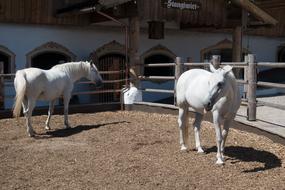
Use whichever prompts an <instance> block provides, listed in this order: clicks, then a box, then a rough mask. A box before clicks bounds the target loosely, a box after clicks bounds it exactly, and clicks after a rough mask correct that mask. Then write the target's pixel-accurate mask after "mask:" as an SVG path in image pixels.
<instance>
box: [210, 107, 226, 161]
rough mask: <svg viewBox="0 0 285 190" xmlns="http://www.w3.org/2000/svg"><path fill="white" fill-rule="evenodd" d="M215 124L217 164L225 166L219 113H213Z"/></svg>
mask: <svg viewBox="0 0 285 190" xmlns="http://www.w3.org/2000/svg"><path fill="white" fill-rule="evenodd" d="M213 123H214V126H215V131H216V142H217V162H216V164H219V165H222V164H224V160H223V157H222V152H221V150H222V148H221V144H222V133H221V118H220V115H219V112H218V111H214V112H213Z"/></svg>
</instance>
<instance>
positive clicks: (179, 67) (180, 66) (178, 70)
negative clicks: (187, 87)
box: [174, 57, 184, 105]
mask: <svg viewBox="0 0 285 190" xmlns="http://www.w3.org/2000/svg"><path fill="white" fill-rule="evenodd" d="M183 72H184V64H183V63H181V58H180V57H176V60H175V84H174V105H176V85H177V81H178V78H179V77H180V75H181V74H182V73H183Z"/></svg>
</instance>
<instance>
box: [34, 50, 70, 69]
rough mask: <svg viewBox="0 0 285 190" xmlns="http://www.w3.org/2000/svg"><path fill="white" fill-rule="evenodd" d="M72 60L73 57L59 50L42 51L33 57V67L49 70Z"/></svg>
mask: <svg viewBox="0 0 285 190" xmlns="http://www.w3.org/2000/svg"><path fill="white" fill-rule="evenodd" d="M70 61H71V57H69V56H67V55H64V54H62V53H59V52H55V51H54V52H42V53H39V54H37V55H35V56H33V57H32V60H31V67H36V68H41V69H45V70H47V69H50V68H51V67H53V66H55V65H57V64H60V63H65V62H70Z"/></svg>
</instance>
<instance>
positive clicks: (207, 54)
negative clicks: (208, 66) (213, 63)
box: [200, 39, 249, 62]
mask: <svg viewBox="0 0 285 190" xmlns="http://www.w3.org/2000/svg"><path fill="white" fill-rule="evenodd" d="M232 46H233V43H232V41H230V40H228V39H224V40H222V41H220V42H218V43H217V44H215V45H212V46H209V47H207V48H204V49H202V50H201V51H200V59H201V61H202V62H207V61H209V60H210V59H211V58H212V56H213V55H220V56H221V62H231V61H232V54H233V51H232ZM242 52H243V55H242V59H244V55H246V54H248V53H249V51H248V50H247V49H245V48H243V50H242Z"/></svg>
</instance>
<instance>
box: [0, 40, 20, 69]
mask: <svg viewBox="0 0 285 190" xmlns="http://www.w3.org/2000/svg"><path fill="white" fill-rule="evenodd" d="M15 58H16V55H15V54H14V53H13V52H12V51H11V50H9V49H8V48H7V47H5V46H2V45H0V62H2V63H3V65H4V73H5V74H9V73H15Z"/></svg>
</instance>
